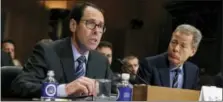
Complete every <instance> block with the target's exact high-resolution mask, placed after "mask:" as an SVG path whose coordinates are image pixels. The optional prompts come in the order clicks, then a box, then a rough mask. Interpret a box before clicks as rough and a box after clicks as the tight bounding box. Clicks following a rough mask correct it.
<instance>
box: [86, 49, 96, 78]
mask: <svg viewBox="0 0 223 102" xmlns="http://www.w3.org/2000/svg"><path fill="white" fill-rule="evenodd" d="M93 56H94V54H93V51H90V52H89V57H88V61H87V68H86V76H87V77H90V78H94V77H96V76H94V75H96V74H95V73H94V72H96V70H95V68H94V67H96V66H95V63H96V62H95V61H96V60H94V59H93V58H94V57H93Z"/></svg>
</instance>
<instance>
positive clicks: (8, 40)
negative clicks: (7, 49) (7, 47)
mask: <svg viewBox="0 0 223 102" xmlns="http://www.w3.org/2000/svg"><path fill="white" fill-rule="evenodd" d="M4 43H10V44H13V45H14V46H15V42H14V41H13V40H10V39H7V40H3V41H2V44H1V45H3V44H4Z"/></svg>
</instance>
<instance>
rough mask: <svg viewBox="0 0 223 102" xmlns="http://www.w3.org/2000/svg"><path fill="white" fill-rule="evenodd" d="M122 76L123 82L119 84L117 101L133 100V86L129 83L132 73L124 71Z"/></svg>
mask: <svg viewBox="0 0 223 102" xmlns="http://www.w3.org/2000/svg"><path fill="white" fill-rule="evenodd" d="M121 78H122V81H121V83H118V85H117V90H118V96H117V101H131V100H132V90H133V86H132V85H131V84H130V83H129V78H130V75H129V74H128V73H122V75H121Z"/></svg>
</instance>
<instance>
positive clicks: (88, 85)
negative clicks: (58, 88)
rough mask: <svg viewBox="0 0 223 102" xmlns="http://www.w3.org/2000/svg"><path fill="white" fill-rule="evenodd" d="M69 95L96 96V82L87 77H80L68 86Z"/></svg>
mask: <svg viewBox="0 0 223 102" xmlns="http://www.w3.org/2000/svg"><path fill="white" fill-rule="evenodd" d="M66 93H67V95H72V94H74V95H96V81H95V80H94V79H90V78H87V77H80V78H78V79H76V80H74V81H72V82H70V83H68V84H66Z"/></svg>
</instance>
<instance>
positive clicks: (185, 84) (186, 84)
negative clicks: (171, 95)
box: [183, 63, 191, 88]
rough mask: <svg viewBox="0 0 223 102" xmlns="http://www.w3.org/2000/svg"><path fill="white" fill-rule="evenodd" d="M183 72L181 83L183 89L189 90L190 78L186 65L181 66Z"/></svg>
mask: <svg viewBox="0 0 223 102" xmlns="http://www.w3.org/2000/svg"><path fill="white" fill-rule="evenodd" d="M183 70H184V76H183V78H184V81H183V88H190V83H189V82H191V80H190V79H191V78H190V75H189V74H190V72H189V71H190V70H189V69H188V65H187V64H186V63H185V64H184V66H183Z"/></svg>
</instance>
